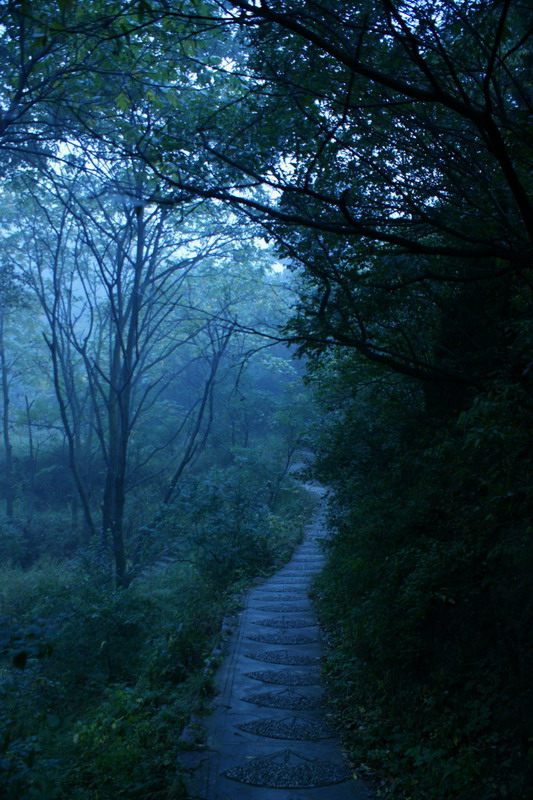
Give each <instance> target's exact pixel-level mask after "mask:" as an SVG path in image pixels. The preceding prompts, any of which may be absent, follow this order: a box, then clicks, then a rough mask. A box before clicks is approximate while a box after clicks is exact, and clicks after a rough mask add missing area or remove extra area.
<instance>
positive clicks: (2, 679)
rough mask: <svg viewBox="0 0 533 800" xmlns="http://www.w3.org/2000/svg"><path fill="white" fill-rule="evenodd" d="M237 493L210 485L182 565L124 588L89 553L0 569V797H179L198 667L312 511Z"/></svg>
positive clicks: (205, 677)
mask: <svg viewBox="0 0 533 800" xmlns="http://www.w3.org/2000/svg"><path fill="white" fill-rule="evenodd" d="M234 495H235V496H234V497H233V499H232V498H231V497H230V496H225V497H224V496H223V493H221V492H217V491H216V488H215V486H214V485H213V487H212V491H211V494H210V495H209V496H208V495H207V494H205V493H204V495H203V496H204V497H206V498H207V499H206V503H205V506H206V507H205V509H204V510H202V508H200V505H201V504H199V502H197V501H196V500H195V501H194V502H195V504H196V510H197V513H196V520H195V529H194V531H193V533H194V537H192V536H191V538H190V539H189V540H188V541H187V543H186V547H185V552H186V553H187V558H184V559H183V560H182V561H181V562H176V563H173V564H171V565H166V566H165V567H164V568H161V569H159V570H155V571H151V572H147V573H146V574H140V575H139V576H138V577H137V578H136V579H135V580H133V581H132V583H131V585H130V586H129V588H128V589H126V590H124V589H120V590H118V589H115V588H113V582H112V576H111V575H110V574H109V571H108V568H107V567H104V566H102V563H101V562H100V561H99V559H98V557H97V555H96V554H95V553H91V552H86V553H84V554H83V553H82V554H80V555H79V557H77V558H76V559H71V560H69V561H60V560H50V559H49V560H41V561H39V562H38V563H36V564H34V565H33V566H32V567H30V568H29V569H26V570H23V569H22V568H21V567H15V566H9V565H7V566H3V567H2V568H1V573H0V585H1V586H2V591H1V594H0V617H1V618H2V622H1V627H0V636H1V642H0V648H1V653H2V658H1V661H0V696H1V701H2V706H3V712H2V715H1V716H0V783H1V785H2V790H3V794H2V798H5V800H112V799H113V800H115V799H116V800H120V798H123V799H124V800H126V798H127V800H141V798H142V800H163V798H164V800H178V799H179V798H182V797H185V789H184V784H183V781H182V779H181V776H180V774H179V769H178V767H177V764H176V756H177V751H178V748H179V745H178V740H179V736H180V733H181V731H182V729H183V727H184V726H185V724H186V722H187V720H188V719H189V717H190V716H191V715H192V714H198V713H202V710H203V709H204V707H205V702H206V699H207V698H209V696H210V695H211V693H212V691H213V687H212V683H211V678H210V673H209V671H208V670H206V669H205V665H206V659H207V658H208V656H209V654H210V652H211V650H212V649H213V646H214V645H215V643H216V642H217V641H218V635H219V630H220V624H221V619H222V616H223V614H224V613H225V612H226V611H227V609H228V608H229V607H230V606H231V604H232V603H233V602H234V601H233V599H232V598H233V596H234V593H235V591H236V589H237V588H242V587H243V586H245V585H246V583H247V582H249V580H250V579H251V578H252V577H253V576H255V575H258V574H267V573H268V572H270V571H272V570H273V569H275V568H276V567H277V566H279V564H280V563H281V562H282V561H283V560H286V559H287V558H288V556H289V554H290V550H291V549H292V547H293V546H294V544H295V542H296V540H297V539H298V538H299V537H300V536H301V533H302V527H303V523H304V522H305V520H306V518H307V516H308V513H309V510H310V507H309V503H308V501H307V498H306V497H304V494H303V493H302V492H299V491H298V490H296V489H294V488H290V487H288V488H287V489H286V498H285V502H284V503H283V504H280V506H279V508H278V509H277V512H276V513H274V512H270V513H269V514H266V513H265V514H263V513H261V509H260V508H259V506H258V505H257V503H256V502H255V501H253V500H252V499H250V496H249V495H248V496H245V495H244V493H242V492H241V493H239V492H238V491H236V492H235V493H234ZM223 499H224V504H223V508H221V511H220V513H219V514H218V516H217V517H216V518H215V517H214V516H213V513H212V512H213V509H215V508H217V507H218V506H217V504H221V505H222V500H223ZM189 502H192V500H191V498H189ZM172 513H174V515H175V517H174V519H175V525H177V527H178V529H179V530H183V527H184V520H183V514H181V516H180V510H179V509H178V508H176V509H174V511H173V512H171V511H169V513H168V514H167V515H166V516H165V519H164V523H161V524H164V526H166V528H167V529H169V528H170V527H171V525H172V520H171V514H172ZM193 543H194V546H193Z"/></svg>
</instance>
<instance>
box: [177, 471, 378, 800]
mask: <svg viewBox="0 0 533 800" xmlns="http://www.w3.org/2000/svg"><path fill="white" fill-rule="evenodd" d="M308 488H311V487H308ZM312 490H313V491H315V492H319V493H321V494H323V490H321V489H319V488H318V487H312ZM324 534H325V521H324V501H323V500H322V501H321V503H320V504H319V506H318V508H317V510H316V512H315V514H314V516H313V518H312V520H311V522H310V523H309V524H308V525H307V527H306V530H305V536H304V541H303V542H302V543H301V544H300V545H299V546H298V547H297V548H296V549H295V551H294V554H293V556H292V558H291V560H290V562H289V563H288V564H286V565H285V567H283V568H282V569H281V570H280V571H279V572H277V573H276V574H275V575H273V576H272V577H270V578H268V579H267V580H266V581H265V582H264V583H262V584H261V585H260V586H256V587H255V588H253V589H251V590H250V591H249V592H248V593H247V595H246V598H245V602H244V609H243V611H242V612H241V614H240V615H239V620H238V623H237V625H236V627H235V630H234V632H233V635H232V637H231V642H230V644H229V646H228V650H227V656H226V658H225V660H224V662H223V664H222V666H221V667H220V669H219V670H218V673H217V675H216V677H215V683H216V688H217V690H218V692H219V694H218V695H217V697H216V699H215V701H214V703H213V713H212V715H211V716H210V717H209V718H208V719H207V720H206V722H205V734H206V741H205V746H204V748H203V750H202V751H198V752H197V753H196V756H194V755H192V759H190V760H189V763H188V765H187V764H186V766H188V767H189V770H190V780H189V784H188V790H189V793H190V797H191V798H194V800H368V799H369V798H370V797H371V795H370V792H369V790H368V787H367V786H366V785H365V784H364V782H363V781H362V780H354V778H353V776H352V773H351V770H350V769H349V766H348V765H347V763H346V761H345V759H344V756H343V753H342V749H341V746H340V743H339V740H338V737H337V732H336V731H335V730H334V729H333V728H331V727H330V725H329V724H328V723H327V720H326V718H325V711H324V705H323V692H324V688H323V684H322V679H321V675H320V660H321V654H322V646H321V638H320V630H319V627H318V625H317V621H316V617H315V615H314V612H313V608H312V605H311V602H310V600H309V597H308V594H307V593H308V589H309V587H310V584H311V580H312V578H313V575H315V574H316V573H317V572H319V571H320V569H321V567H322V565H323V561H324V556H323V555H322V553H321V550H320V547H319V543H318V542H319V539H320V538H321V537H322V536H324Z"/></svg>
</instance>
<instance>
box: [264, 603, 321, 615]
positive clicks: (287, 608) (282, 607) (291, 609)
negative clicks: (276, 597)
mask: <svg viewBox="0 0 533 800" xmlns="http://www.w3.org/2000/svg"><path fill="white" fill-rule="evenodd" d="M254 608H256V609H257V611H279V612H280V613H281V614H293V613H296V612H300V613H301V612H302V611H309V610H310V608H309V605H306V606H291V605H287V603H279V604H278V605H268V606H254Z"/></svg>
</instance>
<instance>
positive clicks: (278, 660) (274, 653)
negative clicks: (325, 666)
mask: <svg viewBox="0 0 533 800" xmlns="http://www.w3.org/2000/svg"><path fill="white" fill-rule="evenodd" d="M244 655H245V656H247V658H255V660H256V661H266V662H267V663H268V664H287V666H289V667H299V666H301V667H311V666H316V664H317V663H318V660H319V659H318V658H315V657H314V656H302V655H299V654H298V653H290V652H289V651H288V650H260V651H259V652H258V653H245V654H244Z"/></svg>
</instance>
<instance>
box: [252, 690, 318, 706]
mask: <svg viewBox="0 0 533 800" xmlns="http://www.w3.org/2000/svg"><path fill="white" fill-rule="evenodd" d="M241 699H242V700H244V701H245V703H254V705H256V706H264V707H265V708H285V709H287V711H315V710H316V709H317V708H320V707H321V705H322V702H321V698H320V697H317V696H312V695H311V696H309V695H305V694H299V693H298V692H295V691H293V689H283V690H282V691H281V692H261V693H260V694H250V695H248V696H247V697H243V698H241Z"/></svg>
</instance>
